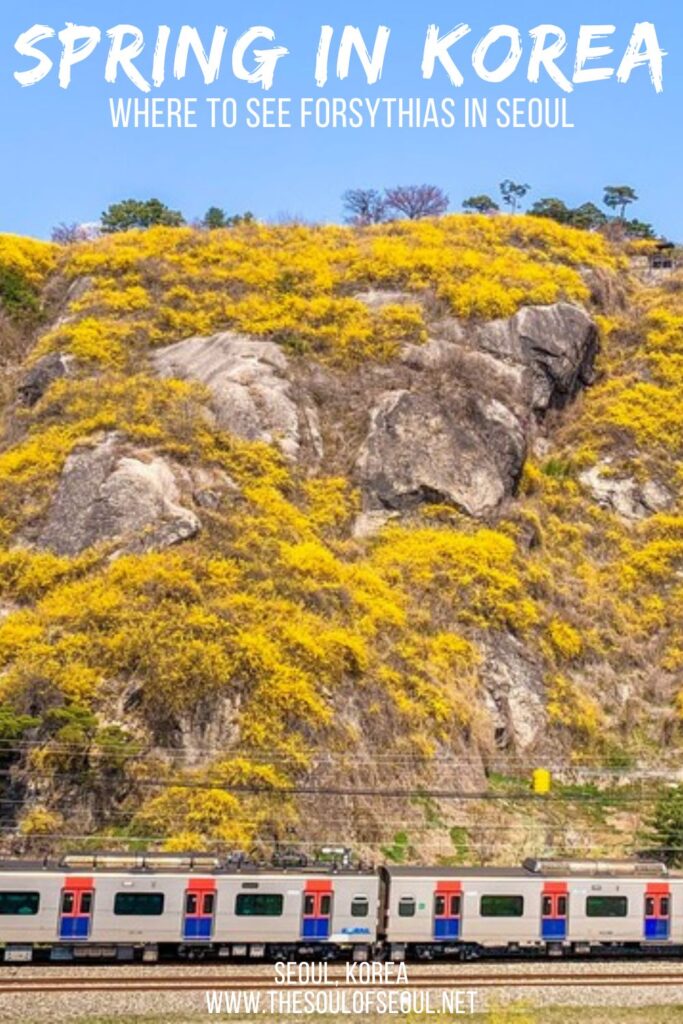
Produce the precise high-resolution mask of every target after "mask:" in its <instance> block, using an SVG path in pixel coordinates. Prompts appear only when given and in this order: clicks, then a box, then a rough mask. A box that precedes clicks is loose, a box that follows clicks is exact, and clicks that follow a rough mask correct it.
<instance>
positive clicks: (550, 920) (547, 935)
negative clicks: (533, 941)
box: [542, 917, 567, 939]
mask: <svg viewBox="0 0 683 1024" xmlns="http://www.w3.org/2000/svg"><path fill="white" fill-rule="evenodd" d="M542 938H544V939H566V938H567V921H566V919H565V918H563V917H545V918H543V929H542Z"/></svg>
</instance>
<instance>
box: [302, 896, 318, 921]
mask: <svg viewBox="0 0 683 1024" xmlns="http://www.w3.org/2000/svg"><path fill="white" fill-rule="evenodd" d="M314 910H315V900H314V899H313V897H312V896H311V895H310V893H309V894H307V895H306V896H304V914H306V916H307V917H310V916H311V915H312V914H313V911H314Z"/></svg>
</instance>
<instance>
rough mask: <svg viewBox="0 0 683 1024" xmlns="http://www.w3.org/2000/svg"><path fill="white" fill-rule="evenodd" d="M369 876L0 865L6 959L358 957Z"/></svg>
mask: <svg viewBox="0 0 683 1024" xmlns="http://www.w3.org/2000/svg"><path fill="white" fill-rule="evenodd" d="M379 899H380V879H379V876H378V875H377V873H376V872H373V871H371V870H369V871H355V870H351V869H343V868H342V869H334V868H330V867H323V866H320V867H315V866H313V867H311V868H309V869H304V868H301V869H299V868H287V869H277V868H259V867H254V866H245V867H244V868H234V867H229V866H224V865H223V864H221V862H220V861H218V860H216V859H214V858H207V857H186V858H183V857H164V856H163V855H160V856H154V855H152V856H141V857H130V858H126V857H122V856H121V857H118V856H109V857H107V856H100V857H69V858H65V860H64V861H63V862H62V863H61V864H60V865H57V866H55V865H35V864H16V865H13V866H12V867H10V868H7V867H5V868H4V869H0V946H1V947H2V949H3V952H4V959H5V961H6V962H14V963H18V962H25V961H30V960H32V959H35V958H36V955H42V954H44V953H45V952H47V954H48V956H49V958H50V959H52V960H71V959H85V958H88V959H91V958H95V957H99V958H103V959H104V958H111V959H117V960H131V959H135V958H138V957H139V958H141V959H143V960H146V961H155V960H157V959H158V958H159V956H160V954H167V955H173V954H175V955H181V956H185V957H188V958H193V957H199V956H201V955H208V954H213V955H215V956H218V957H238V958H241V957H250V958H261V957H269V958H272V959H277V960H280V959H284V960H287V959H296V958H297V957H302V956H306V955H315V956H316V957H317V958H322V957H326V956H332V955H337V956H342V955H350V956H351V957H353V956H354V955H355V957H356V958H357V959H366V958H367V957H368V955H369V952H370V950H371V949H373V948H374V947H375V945H376V943H377V939H378V936H377V921H378V907H379Z"/></svg>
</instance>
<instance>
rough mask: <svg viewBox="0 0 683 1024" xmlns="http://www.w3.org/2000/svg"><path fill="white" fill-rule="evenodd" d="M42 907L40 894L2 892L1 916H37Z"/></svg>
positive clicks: (0, 898) (0, 900)
mask: <svg viewBox="0 0 683 1024" xmlns="http://www.w3.org/2000/svg"><path fill="white" fill-rule="evenodd" d="M39 906H40V893H38V892H0V914H21V915H22V916H26V917H28V916H29V915H33V914H37V913H38V907H39Z"/></svg>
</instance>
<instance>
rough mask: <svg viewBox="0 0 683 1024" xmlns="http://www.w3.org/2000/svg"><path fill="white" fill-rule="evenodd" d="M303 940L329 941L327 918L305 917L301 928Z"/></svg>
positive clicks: (328, 922) (328, 921) (328, 920)
mask: <svg viewBox="0 0 683 1024" xmlns="http://www.w3.org/2000/svg"><path fill="white" fill-rule="evenodd" d="M301 937H302V938H303V939H329V937H330V919H329V917H305V918H304V920H303V924H302V926H301Z"/></svg>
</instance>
